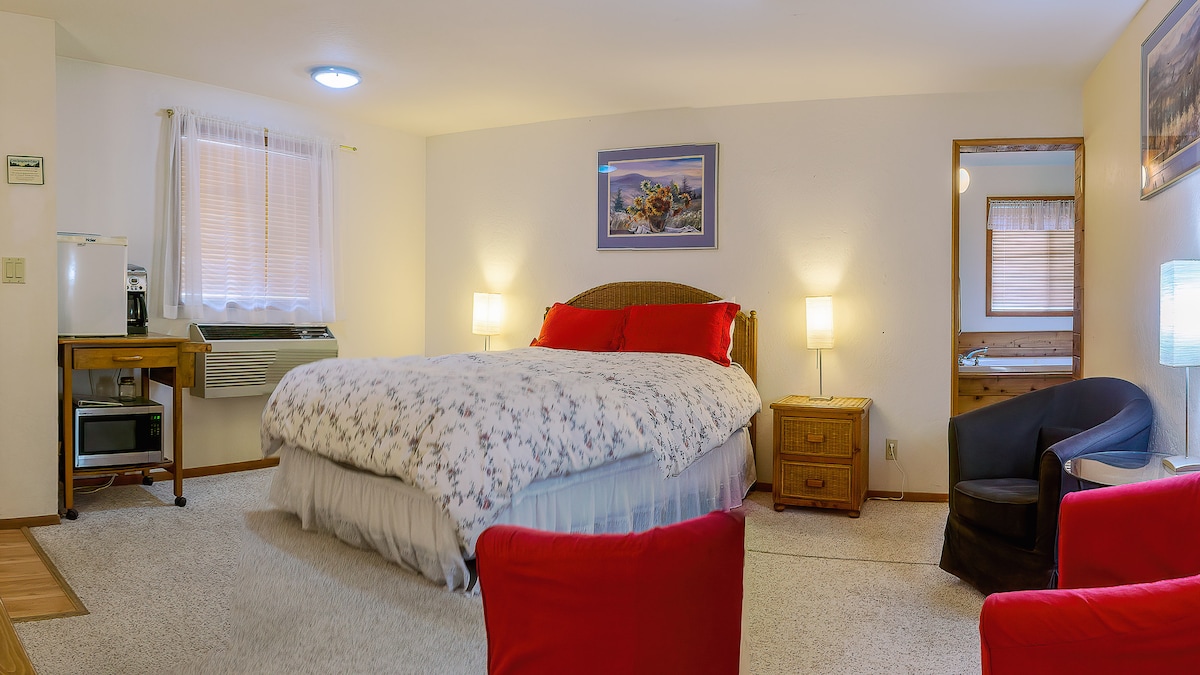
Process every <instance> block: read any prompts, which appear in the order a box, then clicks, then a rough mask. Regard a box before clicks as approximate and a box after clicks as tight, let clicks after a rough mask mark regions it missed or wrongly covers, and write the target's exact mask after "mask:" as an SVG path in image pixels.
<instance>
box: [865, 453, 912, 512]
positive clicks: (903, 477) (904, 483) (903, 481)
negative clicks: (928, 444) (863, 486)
mask: <svg viewBox="0 0 1200 675" xmlns="http://www.w3.org/2000/svg"><path fill="white" fill-rule="evenodd" d="M892 463H893V464H895V465H896V468H897V469H899V471H900V496H899V497H867V500H868V501H869V500H872V499H874V500H875V501H880V502H902V501H904V491H905V490H906V489H907V488H908V474H907V473H904V467H903V466H901V464H900V460H899V459H898V458H897V459H893V460H892Z"/></svg>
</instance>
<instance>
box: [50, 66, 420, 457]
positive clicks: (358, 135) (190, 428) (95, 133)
mask: <svg viewBox="0 0 1200 675" xmlns="http://www.w3.org/2000/svg"><path fill="white" fill-rule="evenodd" d="M173 106H187V107H191V108H193V109H196V110H200V111H203V112H206V113H211V114H214V115H218V116H221V117H227V118H230V119H236V120H243V121H248V122H253V123H256V124H263V125H264V126H266V127H267V128H274V129H279V130H282V131H293V132H298V133H307V134H313V135H321V136H325V137H328V138H332V139H335V140H337V141H338V142H339V143H344V144H347V145H353V146H357V147H358V152H354V153H350V152H340V153H338V156H337V162H338V165H337V176H338V177H337V181H338V187H337V196H338V203H337V209H338V219H339V222H340V228H341V237H342V240H341V253H342V256H341V270H342V284H343V289H344V291H343V293H342V295H341V301H340V304H339V313H340V315H341V317H342V318H341V320H339V321H338V322H336V323H334V324H333V332H334V335H335V336H336V337H337V338H338V344H339V348H340V352H341V354H342V355H344V356H368V355H369V356H389V355H396V356H398V355H404V354H414V353H416V354H419V353H422V352H423V351H424V335H423V315H424V312H425V296H424V293H425V289H424V278H425V270H424V220H425V213H424V203H425V202H424V194H425V183H424V163H425V141H424V139H423V138H420V137H417V136H412V135H409V134H404V133H400V132H396V131H392V130H388V129H383V128H380V127H374V126H370V125H365V124H361V123H357V122H353V121H350V120H347V119H342V118H338V117H334V116H331V115H328V114H324V113H318V112H315V111H312V110H308V109H305V108H301V107H298V106H295V105H291V104H286V103H282V102H279V101H274V100H271V99H267V98H263V97H260V96H254V95H251V94H246V93H243V92H237V91H232V90H229V89H222V88H219V87H213V86H209V85H204V84H200V83H197V82H190V81H187V80H180V79H176V78H170V77H165V76H161V75H155V74H151V73H146V72H143V71H137V70H130V69H126V68H117V67H112V66H105V65H100V64H95V63H91V62H86V61H77V60H72V59H59V60H58V110H57V119H58V127H57V131H58V139H59V149H60V155H59V157H60V163H61V169H62V170H61V171H60V174H59V186H60V187H59V192H58V229H62V230H74V231H88V232H99V233H103V234H111V235H123V236H126V237H128V238H129V261H130V262H131V263H134V264H140V265H143V266H144V267H146V269H147V270H148V272H149V275H150V280H151V288H152V292H151V295H150V310H151V317H152V318H151V321H150V330H151V331H154V332H159V333H169V334H172V335H186V334H187V328H188V324H187V322H186V321H168V320H165V319H162V318H161V317H162V299H161V298H162V296H161V293H160V290H159V289H160V288H161V279H160V278H158V277H157V275H156V272H157V270H158V269H159V268H160V263H159V261H158V259H157V258H156V256H155V251H156V250H157V249H156V245H157V242H160V241H161V240H160V239H159V238H158V237H159V231H160V230H159V228H160V225H161V222H162V213H163V194H164V187H163V176H164V171H165V146H164V136H165V133H166V125H165V120H166V117H165V113H164V110H165V109H167V108H171V107H173ZM46 117H49V118H52V115H51V114H49V113H46ZM51 232H53V226H51ZM51 241H53V239H51ZM154 390H155V391H154V392H152V395H153V398H155V400H157V401H160V402H165V403H167V404H169V403H170V396H169V392H167V391H166V390H165V388H160V387H157V386H156V387H154ZM265 403H266V397H265V396H260V397H249V398H236V399H212V400H206V399H201V398H196V397H192V396H191V395H190V394H188V395H185V396H184V409H185V425H186V426H185V428H184V432H185V438H184V445H185V456H184V466H185V467H195V466H209V465H214V464H223V463H229V462H240V461H247V460H253V459H258V458H260V457H261V456H262V454H261V451H260V449H259V418H260V416H261V414H262V407H263V405H264V404H265ZM168 407H169V405H168Z"/></svg>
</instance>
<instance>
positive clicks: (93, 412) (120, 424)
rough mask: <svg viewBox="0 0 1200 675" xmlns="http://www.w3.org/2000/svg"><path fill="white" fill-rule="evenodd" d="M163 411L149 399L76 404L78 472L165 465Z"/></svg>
mask: <svg viewBox="0 0 1200 675" xmlns="http://www.w3.org/2000/svg"><path fill="white" fill-rule="evenodd" d="M162 429H163V407H162V406H161V405H160V404H158V403H155V402H154V401H151V400H150V399H148V398H137V399H133V400H130V401H118V400H115V399H104V400H99V401H97V400H76V401H75V448H74V452H75V468H76V469H94V468H97V467H106V466H125V465H129V464H155V463H159V462H162V461H163V443H162Z"/></svg>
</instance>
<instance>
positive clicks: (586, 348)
mask: <svg viewBox="0 0 1200 675" xmlns="http://www.w3.org/2000/svg"><path fill="white" fill-rule="evenodd" d="M624 325H625V310H623V309H583V308H582V307H572V306H571V305H564V304H562V303H561V302H556V303H554V306H553V307H551V308H550V311H549V312H547V313H546V320H545V321H543V322H542V331H541V333H540V334H539V335H538V336H537V339H536V340H534V341H533V342H531V343H529V346H530V347H550V348H552V349H574V350H577V351H582V352H615V351H617V348H618V347H620V345H621V327H622V326H624Z"/></svg>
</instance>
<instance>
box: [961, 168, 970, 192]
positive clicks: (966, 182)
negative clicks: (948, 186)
mask: <svg viewBox="0 0 1200 675" xmlns="http://www.w3.org/2000/svg"><path fill="white" fill-rule="evenodd" d="M969 187H971V174H969V173H967V170H966V169H965V168H963V167H961V166H960V167H958V193H959V194H962V193H964V192H966V191H967V188H969Z"/></svg>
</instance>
